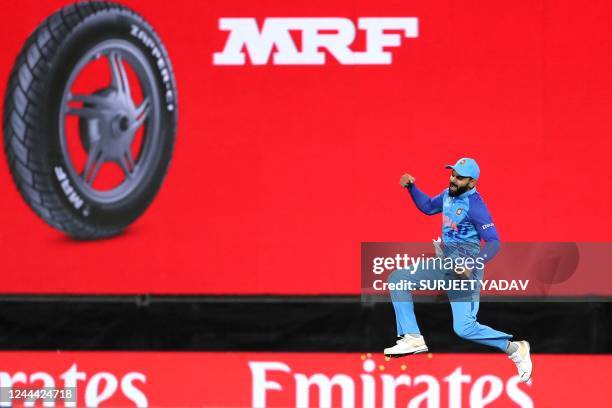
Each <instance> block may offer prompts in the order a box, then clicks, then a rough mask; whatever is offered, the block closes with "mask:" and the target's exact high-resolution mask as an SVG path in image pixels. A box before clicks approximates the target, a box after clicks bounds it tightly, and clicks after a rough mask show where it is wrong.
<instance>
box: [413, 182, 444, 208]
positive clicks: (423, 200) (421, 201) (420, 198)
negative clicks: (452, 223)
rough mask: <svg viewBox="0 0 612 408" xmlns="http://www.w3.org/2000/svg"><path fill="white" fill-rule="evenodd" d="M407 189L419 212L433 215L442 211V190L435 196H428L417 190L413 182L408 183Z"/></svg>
mask: <svg viewBox="0 0 612 408" xmlns="http://www.w3.org/2000/svg"><path fill="white" fill-rule="evenodd" d="M407 189H408V192H409V193H410V197H412V201H414V204H415V205H416V207H417V208H418V209H419V210H421V212H423V213H425V214H427V215H434V214H438V213H439V212H441V211H442V199H443V196H444V192H442V193H440V194H438V195H437V196H434V197H429V196H428V195H427V194H425V193H424V192H422V191H421V190H419V189H418V188H417V186H416V185H414V183H413V184H410V185H408V187H407Z"/></svg>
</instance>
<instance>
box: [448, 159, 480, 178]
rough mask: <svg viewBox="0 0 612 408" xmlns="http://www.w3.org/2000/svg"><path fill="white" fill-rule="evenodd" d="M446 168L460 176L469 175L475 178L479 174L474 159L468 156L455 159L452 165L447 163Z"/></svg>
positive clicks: (478, 168)
mask: <svg viewBox="0 0 612 408" xmlns="http://www.w3.org/2000/svg"><path fill="white" fill-rule="evenodd" d="M446 168H447V169H453V170H455V171H456V172H457V174H459V175H460V176H462V177H471V178H474V179H477V178H478V177H479V176H480V167H478V163H476V160H474V159H470V158H469V157H463V158H461V159H459V160H457V163H455V165H454V166H451V165H450V164H448V165H447V166H446Z"/></svg>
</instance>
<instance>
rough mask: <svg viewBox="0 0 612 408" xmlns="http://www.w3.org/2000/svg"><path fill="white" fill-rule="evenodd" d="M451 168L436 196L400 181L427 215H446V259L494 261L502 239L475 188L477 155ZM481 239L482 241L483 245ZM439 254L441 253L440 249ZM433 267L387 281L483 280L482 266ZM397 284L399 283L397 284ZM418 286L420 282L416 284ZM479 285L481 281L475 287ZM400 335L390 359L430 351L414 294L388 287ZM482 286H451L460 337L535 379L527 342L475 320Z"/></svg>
mask: <svg viewBox="0 0 612 408" xmlns="http://www.w3.org/2000/svg"><path fill="white" fill-rule="evenodd" d="M446 168H447V169H451V170H452V173H451V176H450V184H449V186H448V189H446V190H444V191H443V192H441V193H440V194H438V195H437V196H435V197H433V198H432V197H429V196H427V195H426V194H425V193H423V192H422V191H421V190H419V189H418V188H417V186H416V185H415V178H414V177H413V176H411V175H410V174H404V175H403V176H402V177H401V178H400V185H401V186H402V187H405V188H407V189H408V192H409V193H410V196H411V197H412V200H413V201H414V203H415V205H416V207H417V208H418V209H419V210H421V211H422V212H423V213H425V214H427V215H434V214H438V213H440V212H441V213H442V216H443V222H442V243H441V244H442V245H441V247H442V253H443V255H444V256H445V257H450V258H452V259H455V260H456V259H458V257H460V256H462V257H465V256H472V257H474V258H478V257H479V258H480V259H481V260H483V262H482V263H481V264H480V265H483V264H484V263H486V262H487V261H489V260H491V258H493V256H495V254H496V253H497V251H498V250H499V237H498V235H497V230H496V229H495V224H494V223H493V220H492V219H491V215H490V214H489V211H488V210H487V207H486V206H485V203H484V201H483V199H482V197H481V196H480V194H479V193H478V192H477V191H476V183H477V181H478V178H479V177H480V169H479V167H478V164H477V163H476V161H475V160H474V159H471V158H468V157H466V158H462V159H459V160H458V161H457V163H456V164H455V165H452V166H451V165H448V166H446ZM481 240H482V241H484V245H483V246H482V247H481ZM436 252H438V251H436ZM428 268H429V269H427V268H425V267H423V266H419V267H418V268H415V267H413V270H411V269H400V270H396V271H394V272H393V273H392V274H391V275H390V276H389V279H388V282H389V283H399V282H401V281H413V282H414V281H417V280H420V279H436V281H440V280H444V279H446V280H453V279H482V277H483V274H484V270H483V268H480V269H479V268H474V269H473V270H469V269H468V268H454V267H451V268H450V270H449V268H445V269H441V267H439V266H438V267H436V268H434V269H432V267H431V266H429V267H428ZM398 287H399V285H398ZM414 287H418V286H414ZM476 287H477V288H479V285H476ZM390 294H391V300H392V302H393V308H394V309H395V319H396V323H397V334H398V337H399V340H397V343H396V345H394V346H393V347H389V348H386V349H385V351H384V354H385V356H387V357H401V356H405V355H408V354H415V353H422V352H426V351H428V348H427V345H426V344H425V339H424V338H423V336H422V335H421V332H420V330H419V326H418V324H417V321H416V317H415V315H414V308H413V301H412V295H411V294H410V291H409V290H390ZM479 294H480V290H479V289H474V290H472V291H470V292H467V293H466V292H465V291H455V290H448V291H447V295H448V298H449V300H450V305H451V309H452V314H453V329H454V331H455V333H457V335H458V336H459V337H462V338H464V339H467V340H471V341H474V342H476V343H480V344H485V345H487V346H491V347H495V348H497V349H499V350H501V351H503V352H505V353H506V354H508V357H509V358H510V359H511V360H512V361H513V362H514V363H515V364H516V367H517V369H518V374H519V376H520V378H521V380H522V381H524V382H527V381H528V380H529V379H530V378H531V372H532V369H533V365H532V363H531V357H530V346H529V343H528V342H527V341H510V338H512V335H510V334H507V333H503V332H501V331H497V330H495V329H492V328H491V327H488V326H485V325H483V324H480V323H479V322H478V321H477V320H476V316H477V314H478V307H479Z"/></svg>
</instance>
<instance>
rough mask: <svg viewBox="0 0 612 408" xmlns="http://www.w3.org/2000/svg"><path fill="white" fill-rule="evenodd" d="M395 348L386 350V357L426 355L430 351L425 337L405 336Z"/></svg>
mask: <svg viewBox="0 0 612 408" xmlns="http://www.w3.org/2000/svg"><path fill="white" fill-rule="evenodd" d="M396 343H397V344H396V345H395V346H393V347H389V348H386V349H385V351H384V353H385V357H402V356H406V355H408V354H416V353H424V352H426V351H428V350H429V349H428V348H427V345H426V344H425V339H424V338H423V336H419V337H412V336H410V335H407V334H405V335H404V336H403V337H402V338H401V339H399V340H398V341H397V342H396Z"/></svg>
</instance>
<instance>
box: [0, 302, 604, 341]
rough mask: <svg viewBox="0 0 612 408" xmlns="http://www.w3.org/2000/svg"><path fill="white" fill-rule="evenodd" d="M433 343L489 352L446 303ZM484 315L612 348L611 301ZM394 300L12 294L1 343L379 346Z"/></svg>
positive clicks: (549, 337)
mask: <svg viewBox="0 0 612 408" xmlns="http://www.w3.org/2000/svg"><path fill="white" fill-rule="evenodd" d="M415 308H416V314H417V316H418V319H419V325H420V328H421V331H422V333H423V335H424V336H425V337H426V338H427V344H428V346H429V348H430V350H431V351H432V352H491V351H494V350H493V349H490V348H488V347H485V346H480V345H477V344H474V343H471V342H468V341H465V340H461V339H459V338H458V337H457V336H456V335H455V334H454V333H453V328H452V319H451V311H450V307H449V305H448V304H444V303H437V302H433V303H428V304H425V303H420V304H417V305H416V306H415ZM479 321H480V322H482V323H484V324H488V325H491V326H493V327H495V328H498V329H499V330H504V331H507V332H510V333H512V334H513V335H514V338H515V339H523V338H524V339H528V340H529V341H530V343H531V345H532V348H533V350H534V352H536V353H610V352H612V339H611V338H610V333H612V330H611V329H612V327H611V322H612V303H609V302H607V303H584V302H578V303H490V304H487V305H486V306H485V307H481V308H480V312H479ZM395 335H396V332H395V318H394V313H393V308H392V307H391V305H390V304H387V303H364V302H362V301H361V299H360V298H359V296H333V297H330V296H321V297H315V296H312V297H310V296H306V297H296V296H286V297H258V296H254V297H223V296H220V297H171V296H154V297H147V296H143V297H4V298H3V299H2V300H1V301H0V349H3V350H176V351H197V350H200V351H213V350H228V351H376V350H380V351H381V352H382V350H383V348H384V347H388V346H389V344H390V343H392V342H393V341H394V339H395Z"/></svg>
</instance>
